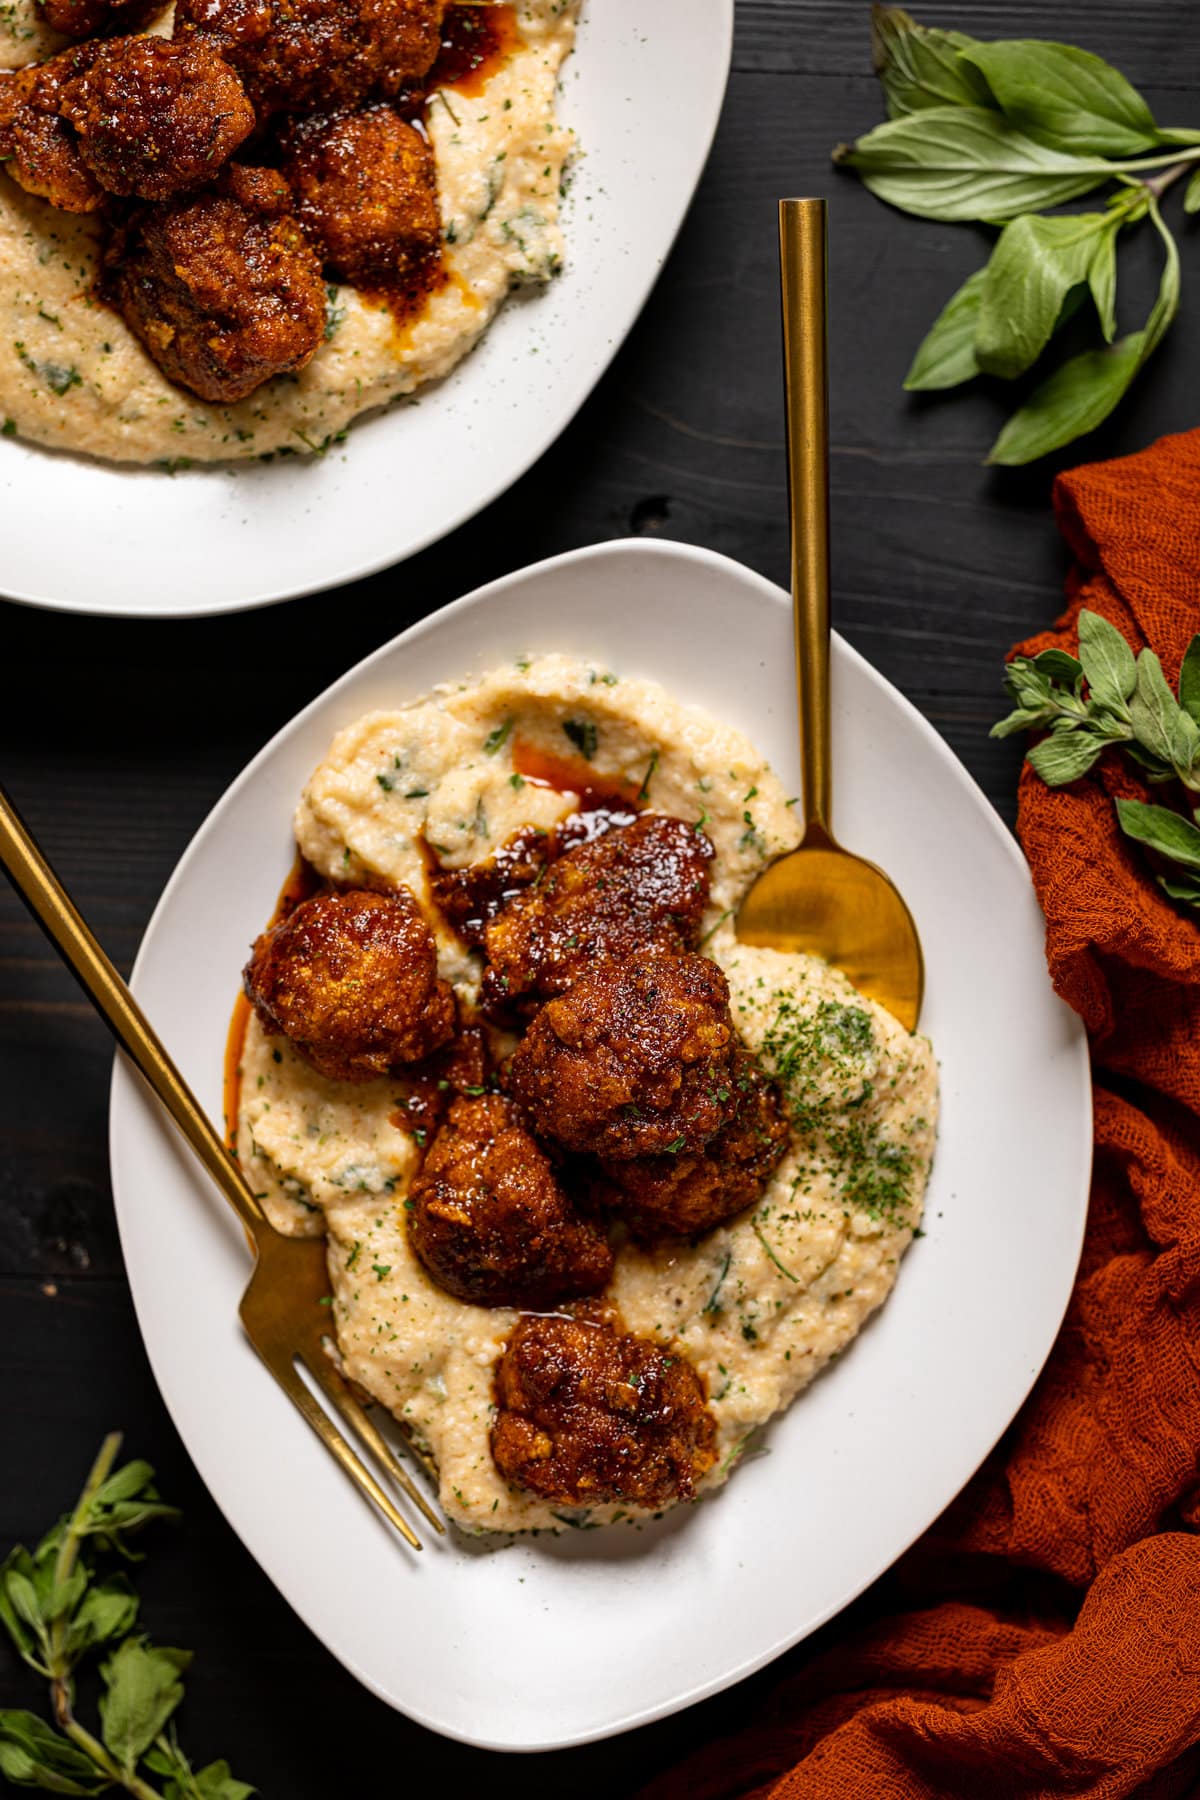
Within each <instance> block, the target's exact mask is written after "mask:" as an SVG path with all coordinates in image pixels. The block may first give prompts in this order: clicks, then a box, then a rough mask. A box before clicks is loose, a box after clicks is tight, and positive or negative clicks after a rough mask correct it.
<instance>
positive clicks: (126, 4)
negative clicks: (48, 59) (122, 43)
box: [38, 0, 163, 38]
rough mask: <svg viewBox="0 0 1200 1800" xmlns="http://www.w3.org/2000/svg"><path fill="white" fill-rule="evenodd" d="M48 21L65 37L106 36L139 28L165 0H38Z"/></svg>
mask: <svg viewBox="0 0 1200 1800" xmlns="http://www.w3.org/2000/svg"><path fill="white" fill-rule="evenodd" d="M38 6H39V9H40V11H41V12H42V13H43V15H44V16H45V20H46V23H47V25H49V26H51V27H52V28H53V30H55V31H61V33H62V35H63V36H64V37H72V38H90V37H101V36H107V35H108V34H109V33H111V32H115V31H140V30H141V28H142V26H143V25H146V24H148V23H149V21H150V20H151V19H152V18H153V17H154V15H155V14H156V13H160V12H162V11H163V0H38Z"/></svg>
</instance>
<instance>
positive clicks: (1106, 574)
mask: <svg viewBox="0 0 1200 1800" xmlns="http://www.w3.org/2000/svg"><path fill="white" fill-rule="evenodd" d="M1054 500H1055V507H1056V511H1057V514H1058V520H1059V525H1060V528H1061V530H1062V532H1063V534H1064V536H1065V537H1066V539H1067V542H1068V544H1069V545H1070V547H1071V550H1072V553H1073V555H1074V556H1075V558H1076V568H1075V570H1074V571H1073V573H1072V575H1071V577H1070V580H1069V581H1068V585H1067V599H1068V605H1067V610H1066V612H1065V613H1064V614H1063V616H1062V618H1061V619H1059V621H1058V623H1057V625H1056V626H1055V628H1054V630H1053V631H1048V632H1045V633H1044V634H1042V635H1041V636H1039V637H1037V638H1035V639H1033V640H1031V642H1029V643H1027V644H1022V645H1020V646H1019V649H1020V650H1021V651H1023V652H1025V653H1027V654H1034V653H1036V652H1037V651H1039V650H1044V649H1047V648H1049V647H1050V646H1051V645H1057V646H1060V647H1061V648H1064V649H1068V650H1072V651H1073V650H1075V649H1076V648H1077V644H1078V634H1077V619H1078V615H1079V611H1080V608H1081V607H1084V606H1086V607H1089V608H1091V610H1092V611H1094V612H1098V613H1102V614H1103V615H1104V617H1105V618H1107V619H1110V620H1111V621H1112V622H1113V624H1114V625H1116V626H1117V627H1118V628H1119V629H1120V630H1121V631H1122V632H1124V634H1125V636H1126V637H1127V638H1128V640H1129V642H1130V644H1131V645H1132V646H1133V648H1134V649H1135V650H1137V649H1140V648H1141V647H1142V646H1143V645H1144V644H1147V643H1148V644H1151V645H1153V647H1154V648H1155V649H1156V650H1157V651H1158V652H1159V654H1160V656H1161V657H1162V661H1163V666H1164V668H1165V670H1166V673H1167V676H1168V678H1169V679H1170V680H1171V682H1172V684H1174V682H1175V680H1176V678H1177V676H1178V672H1179V663H1180V659H1181V658H1182V656H1183V652H1184V650H1185V649H1186V648H1187V645H1188V643H1189V641H1190V639H1191V638H1192V636H1193V635H1194V634H1195V633H1196V632H1197V631H1200V431H1193V432H1188V433H1185V434H1183V435H1181V436H1178V437H1171V438H1164V439H1163V440H1161V442H1159V443H1157V444H1155V445H1154V446H1153V447H1152V448H1151V449H1149V450H1146V451H1144V452H1142V453H1141V454H1140V455H1137V456H1131V457H1126V458H1123V459H1121V460H1119V461H1115V462H1109V463H1098V464H1093V465H1091V466H1088V467H1085V468H1081V469H1076V470H1074V471H1073V472H1071V473H1069V474H1066V475H1063V476H1060V478H1059V480H1058V482H1057V484H1056V488H1055V495H1054ZM1122 794H1129V795H1141V794H1144V790H1143V789H1142V788H1141V786H1140V784H1139V783H1138V781H1137V780H1136V778H1135V777H1134V776H1133V775H1132V774H1131V773H1130V771H1129V767H1128V765H1127V764H1126V763H1125V762H1124V761H1123V760H1120V759H1118V757H1117V756H1116V755H1115V754H1111V753H1110V755H1109V756H1107V757H1105V758H1104V760H1103V763H1102V766H1100V767H1099V768H1098V769H1097V770H1095V771H1093V773H1092V774H1091V775H1089V776H1088V777H1087V778H1086V779H1084V780H1082V781H1079V782H1076V783H1074V784H1073V785H1072V786H1071V787H1069V788H1062V789H1058V790H1056V791H1052V790H1050V789H1048V788H1046V787H1045V786H1043V784H1042V783H1041V782H1040V781H1039V780H1038V779H1037V778H1036V777H1035V776H1034V775H1033V774H1032V773H1031V771H1030V770H1029V769H1028V767H1025V768H1024V769H1023V770H1022V776H1021V789H1020V812H1019V819H1018V831H1019V834H1020V838H1021V842H1022V844H1023V845H1024V847H1025V851H1026V854H1027V856H1028V858H1029V863H1030V867H1031V869H1032V871H1033V879H1034V883H1035V886H1036V888H1037V892H1038V897H1039V899H1040V901H1041V903H1042V907H1043V910H1044V911H1045V915H1046V955H1047V960H1048V962H1049V965H1050V973H1051V976H1052V978H1053V980H1054V985H1055V987H1056V988H1057V989H1058V991H1059V993H1060V994H1062V996H1063V998H1064V999H1065V1000H1067V1001H1068V1002H1069V1003H1070V1004H1071V1005H1072V1006H1073V1007H1074V1008H1075V1010H1076V1011H1077V1012H1078V1013H1079V1014H1080V1016H1081V1017H1082V1018H1083V1020H1084V1023H1085V1024H1086V1026H1087V1029H1088V1033H1089V1036H1090V1039H1091V1046H1092V1067H1093V1075H1094V1078H1095V1136H1096V1161H1095V1174H1094V1179H1093V1184H1092V1195H1091V1207H1090V1212H1089V1218H1088V1229H1087V1240H1086V1244H1085V1247H1084V1252H1083V1260H1082V1263H1081V1265H1080V1271H1079V1276H1078V1279H1077V1281H1076V1285H1075V1291H1074V1294H1073V1295H1072V1298H1071V1303H1070V1307H1069V1309H1068V1312H1067V1317H1066V1320H1065V1323H1064V1325H1063V1329H1062V1332H1061V1334H1060V1336H1059V1339H1058V1342H1057V1343H1056V1345H1055V1347H1054V1350H1053V1352H1052V1353H1051V1356H1050V1360H1049V1362H1048V1364H1047V1366H1046V1369H1045V1370H1044V1372H1043V1374H1042V1376H1041V1379H1040V1380H1039V1382H1038V1384H1037V1386H1036V1388H1035V1389H1034V1392H1033V1394H1032V1395H1031V1397H1030V1399H1029V1401H1028V1402H1027V1404H1026V1406H1025V1408H1024V1410H1023V1411H1022V1412H1021V1414H1020V1415H1019V1417H1018V1418H1017V1420H1016V1422H1015V1424H1014V1425H1013V1427H1012V1429H1011V1430H1010V1431H1009V1433H1008V1434H1007V1436H1006V1438H1005V1439H1004V1440H1003V1441H1002V1443H1001V1444H1000V1445H999V1447H998V1448H997V1450H996V1452H995V1453H994V1454H993V1456H992V1457H991V1458H990V1459H989V1461H988V1463H987V1464H985V1466H984V1467H983V1469H981V1470H980V1472H979V1474H978V1475H977V1476H976V1477H975V1479H974V1480H973V1481H972V1482H971V1483H970V1484H969V1485H968V1487H967V1488H966V1489H965V1490H964V1492H963V1493H962V1494H961V1495H960V1496H959V1498H958V1499H957V1500H956V1501H955V1503H954V1504H953V1506H951V1508H950V1509H949V1511H948V1512H947V1513H945V1514H944V1515H943V1517H942V1518H941V1519H940V1520H939V1521H938V1523H937V1525H936V1526H934V1527H933V1529H932V1530H931V1531H930V1532H929V1533H928V1534H927V1536H926V1537H925V1538H924V1539H923V1540H922V1541H921V1543H920V1544H918V1545H917V1546H916V1547H915V1548H914V1550H912V1551H911V1552H910V1553H909V1555H908V1556H907V1557H905V1558H904V1559H902V1561H901V1563H900V1564H899V1565H898V1566H897V1568H896V1569H895V1570H894V1571H893V1572H892V1574H891V1575H890V1576H889V1577H888V1578H886V1580H885V1582H884V1583H883V1584H882V1585H881V1587H880V1588H879V1589H877V1590H876V1593H875V1595H874V1596H873V1597H872V1599H873V1602H875V1603H879V1604H882V1606H883V1608H884V1609H885V1616H883V1617H882V1618H877V1619H876V1620H875V1621H874V1622H873V1623H871V1624H869V1625H867V1626H861V1625H860V1626H858V1628H857V1629H855V1627H854V1625H853V1623H851V1624H850V1625H849V1627H848V1628H847V1627H846V1626H845V1625H844V1626H843V1627H842V1629H841V1630H840V1631H839V1632H838V1633H836V1634H834V1635H833V1636H832V1642H833V1648H829V1649H824V1650H822V1651H820V1652H819V1653H818V1654H816V1655H813V1654H812V1653H811V1652H810V1653H809V1654H808V1655H807V1656H804V1655H803V1653H797V1656H796V1657H794V1658H792V1659H791V1661H790V1664H789V1665H785V1668H786V1667H790V1668H791V1669H792V1670H793V1671H794V1672H792V1673H789V1674H786V1675H785V1677H784V1679H783V1680H782V1681H781V1682H780V1684H779V1685H777V1686H776V1687H775V1689H774V1690H773V1691H772V1692H770V1693H769V1695H768V1697H767V1699H766V1701H765V1703H763V1704H762V1705H761V1707H760V1708H759V1710H758V1714H757V1716H756V1717H755V1718H754V1720H753V1721H752V1723H750V1724H749V1725H748V1726H747V1728H746V1730H745V1732H744V1733H743V1734H742V1735H740V1736H738V1737H735V1738H732V1739H729V1740H727V1741H725V1742H722V1743H718V1744H715V1745H708V1746H706V1747H705V1749H704V1750H703V1751H702V1752H700V1753H698V1754H697V1755H696V1757H695V1758H694V1759H692V1761H691V1762H690V1763H687V1764H685V1765H683V1767H681V1768H679V1769H676V1770H673V1771H671V1772H670V1773H669V1774H668V1775H667V1776H666V1777H664V1778H663V1779H661V1780H660V1781H658V1782H656V1783H655V1784H654V1785H653V1786H652V1788H651V1789H649V1790H648V1791H647V1794H646V1796H645V1800H652V1797H653V1800H668V1797H670V1800H674V1796H676V1795H683V1794H686V1795H688V1796H689V1800H733V1797H734V1796H737V1797H738V1800H743V1797H747V1796H751V1795H753V1796H755V1800H765V1796H767V1795H770V1797H771V1800H857V1797H858V1796H860V1795H861V1796H863V1797H864V1800H1060V1797H1066V1796H1070V1797H1071V1800H1120V1797H1123V1796H1126V1795H1134V1796H1137V1797H1138V1800H1174V1797H1175V1796H1180V1797H1184V1796H1187V1797H1191V1796H1198V1795H1200V1749H1198V1746H1200V1537H1198V1536H1197V1535H1195V1533H1196V1531H1197V1527H1200V1472H1198V1460H1197V1459H1198V1457H1200V917H1198V916H1197V915H1196V914H1195V913H1188V912H1185V911H1184V910H1183V909H1180V908H1177V907H1175V906H1174V905H1173V904H1172V903H1171V902H1170V901H1169V900H1167V898H1166V897H1165V896H1164V895H1163V894H1162V893H1161V892H1160V890H1159V889H1158V887H1157V886H1156V884H1155V883H1154V881H1153V880H1152V878H1151V876H1150V874H1149V873H1148V870H1147V865H1146V863H1145V861H1144V860H1143V857H1142V854H1141V852H1140V851H1139V850H1138V849H1137V847H1136V846H1134V845H1132V844H1130V843H1129V842H1128V840H1126V839H1125V838H1123V837H1122V836H1121V834H1120V831H1119V830H1118V828H1117V822H1116V816H1115V812H1114V808H1113V799H1114V797H1116V796H1118V795H1122ZM1016 1123H1018V1125H1019V1122H1016ZM1030 1154H1031V1156H1034V1155H1036V1146H1034V1145H1031V1146H1030ZM1031 1254H1036V1246H1031ZM781 1529H785V1523H784V1521H783V1519H782V1518H781ZM967 1594H969V1595H971V1596H972V1601H971V1603H969V1604H968V1603H967V1602H966V1601H965V1600H964V1595H967ZM859 1610H860V1612H861V1611H865V1610H866V1609H865V1608H863V1609H859ZM851 1620H853V1610H852V1614H851Z"/></svg>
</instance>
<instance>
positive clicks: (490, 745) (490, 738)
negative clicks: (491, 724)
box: [483, 714, 515, 756]
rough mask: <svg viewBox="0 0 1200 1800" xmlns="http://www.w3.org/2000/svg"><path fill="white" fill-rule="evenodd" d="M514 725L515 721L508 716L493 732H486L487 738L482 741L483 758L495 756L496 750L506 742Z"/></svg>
mask: <svg viewBox="0 0 1200 1800" xmlns="http://www.w3.org/2000/svg"><path fill="white" fill-rule="evenodd" d="M514 723H515V721H514V719H513V718H512V715H511V714H510V715H509V717H508V718H507V719H505V720H503V722H502V723H501V724H499V725H497V726H496V728H495V729H494V730H493V731H489V732H488V734H487V737H486V738H485V739H484V740H483V754H484V755H485V756H495V754H496V752H497V750H499V749H500V747H501V745H502V744H504V743H505V742H506V741H507V739H508V736H509V734H510V732H511V731H512V728H513V725H514Z"/></svg>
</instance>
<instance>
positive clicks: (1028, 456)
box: [987, 331, 1142, 467]
mask: <svg viewBox="0 0 1200 1800" xmlns="http://www.w3.org/2000/svg"><path fill="white" fill-rule="evenodd" d="M1141 364H1142V334H1141V332H1140V331H1138V332H1134V333H1132V334H1131V335H1130V336H1129V337H1124V338H1122V339H1121V340H1120V342H1119V343H1116V344H1112V345H1110V346H1109V347H1108V348H1107V349H1105V350H1085V351H1084V352H1083V354H1082V355H1081V356H1073V357H1072V358H1071V359H1070V361H1069V362H1065V363H1063V364H1062V366H1061V367H1060V368H1058V369H1056V370H1055V371H1054V373H1053V375H1050V376H1048V377H1047V379H1046V380H1045V381H1044V382H1043V383H1042V384H1041V386H1040V387H1039V388H1037V389H1035V391H1034V392H1033V393H1032V394H1031V395H1030V397H1029V399H1028V400H1027V401H1026V402H1025V405H1024V406H1022V407H1021V408H1019V410H1018V411H1017V412H1015V413H1014V414H1013V416H1012V418H1011V419H1010V420H1009V421H1008V423H1007V424H1006V425H1005V426H1004V428H1003V430H1002V431H1001V432H1000V435H999V437H998V438H997V439H996V441H995V443H994V444H993V445H992V448H991V450H990V452H989V453H988V459H987V460H988V461H989V462H990V463H1001V464H1004V465H1007V466H1009V467H1013V466H1016V465H1019V464H1021V463H1030V462H1036V460H1037V458H1038V457H1039V456H1048V455H1049V454H1050V452H1051V451H1052V450H1059V449H1061V448H1062V446H1063V445H1064V444H1069V443H1070V442H1071V440H1072V439H1073V438H1077V437H1083V436H1084V434H1085V433H1086V432H1089V431H1094V430H1095V428H1096V426H1097V425H1099V424H1101V423H1102V421H1103V420H1105V419H1107V417H1108V415H1109V413H1110V412H1112V410H1113V408H1114V407H1115V406H1116V405H1117V404H1118V402H1119V401H1120V400H1121V399H1122V397H1123V396H1124V394H1125V393H1126V391H1127V389H1128V387H1129V384H1130V382H1131V381H1132V380H1133V378H1134V376H1135V375H1136V374H1137V372H1138V370H1139V368H1140V367H1141Z"/></svg>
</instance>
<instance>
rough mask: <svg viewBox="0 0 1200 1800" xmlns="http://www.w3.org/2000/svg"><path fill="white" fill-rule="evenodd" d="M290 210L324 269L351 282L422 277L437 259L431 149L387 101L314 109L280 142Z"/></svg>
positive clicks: (439, 233)
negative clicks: (351, 108)
mask: <svg viewBox="0 0 1200 1800" xmlns="http://www.w3.org/2000/svg"><path fill="white" fill-rule="evenodd" d="M285 155H286V161H285V172H286V174H287V178H288V180H289V181H290V182H291V185H292V188H293V190H294V192H295V195H296V216H297V218H298V219H299V220H300V223H301V224H302V225H303V226H304V229H305V230H306V231H307V232H308V234H309V236H310V237H311V238H312V239H313V240H314V242H315V243H317V244H318V245H319V246H320V248H321V250H322V252H323V255H324V258H325V266H326V269H327V270H328V272H329V274H331V275H333V276H335V277H336V278H337V279H338V280H340V281H352V282H354V283H356V285H357V286H359V287H368V288H369V287H384V286H391V287H395V286H396V285H398V284H408V283H412V282H414V281H416V280H418V279H419V278H421V277H422V276H425V277H426V278H427V276H428V272H429V271H430V270H431V266H433V265H435V264H436V261H437V259H439V258H440V254H441V244H442V221H441V214H440V213H439V211H438V200H437V177H436V173H435V170H434V164H433V152H432V151H431V150H430V148H429V145H428V144H427V143H426V141H425V139H424V138H423V137H422V136H421V134H420V132H419V131H417V130H415V129H414V127H413V126H411V125H407V124H405V122H404V120H403V119H402V118H400V117H399V115H398V114H397V113H396V112H395V111H394V110H393V109H392V108H391V107H390V106H386V105H383V106H372V107H369V108H368V109H367V110H366V111H365V112H359V113H338V114H332V115H329V114H326V115H323V116H322V115H317V116H316V117H312V118H308V119H304V120H301V121H299V122H298V124H297V125H296V127H295V129H294V130H293V131H292V132H290V133H289V134H288V138H287V141H286V144H285Z"/></svg>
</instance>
